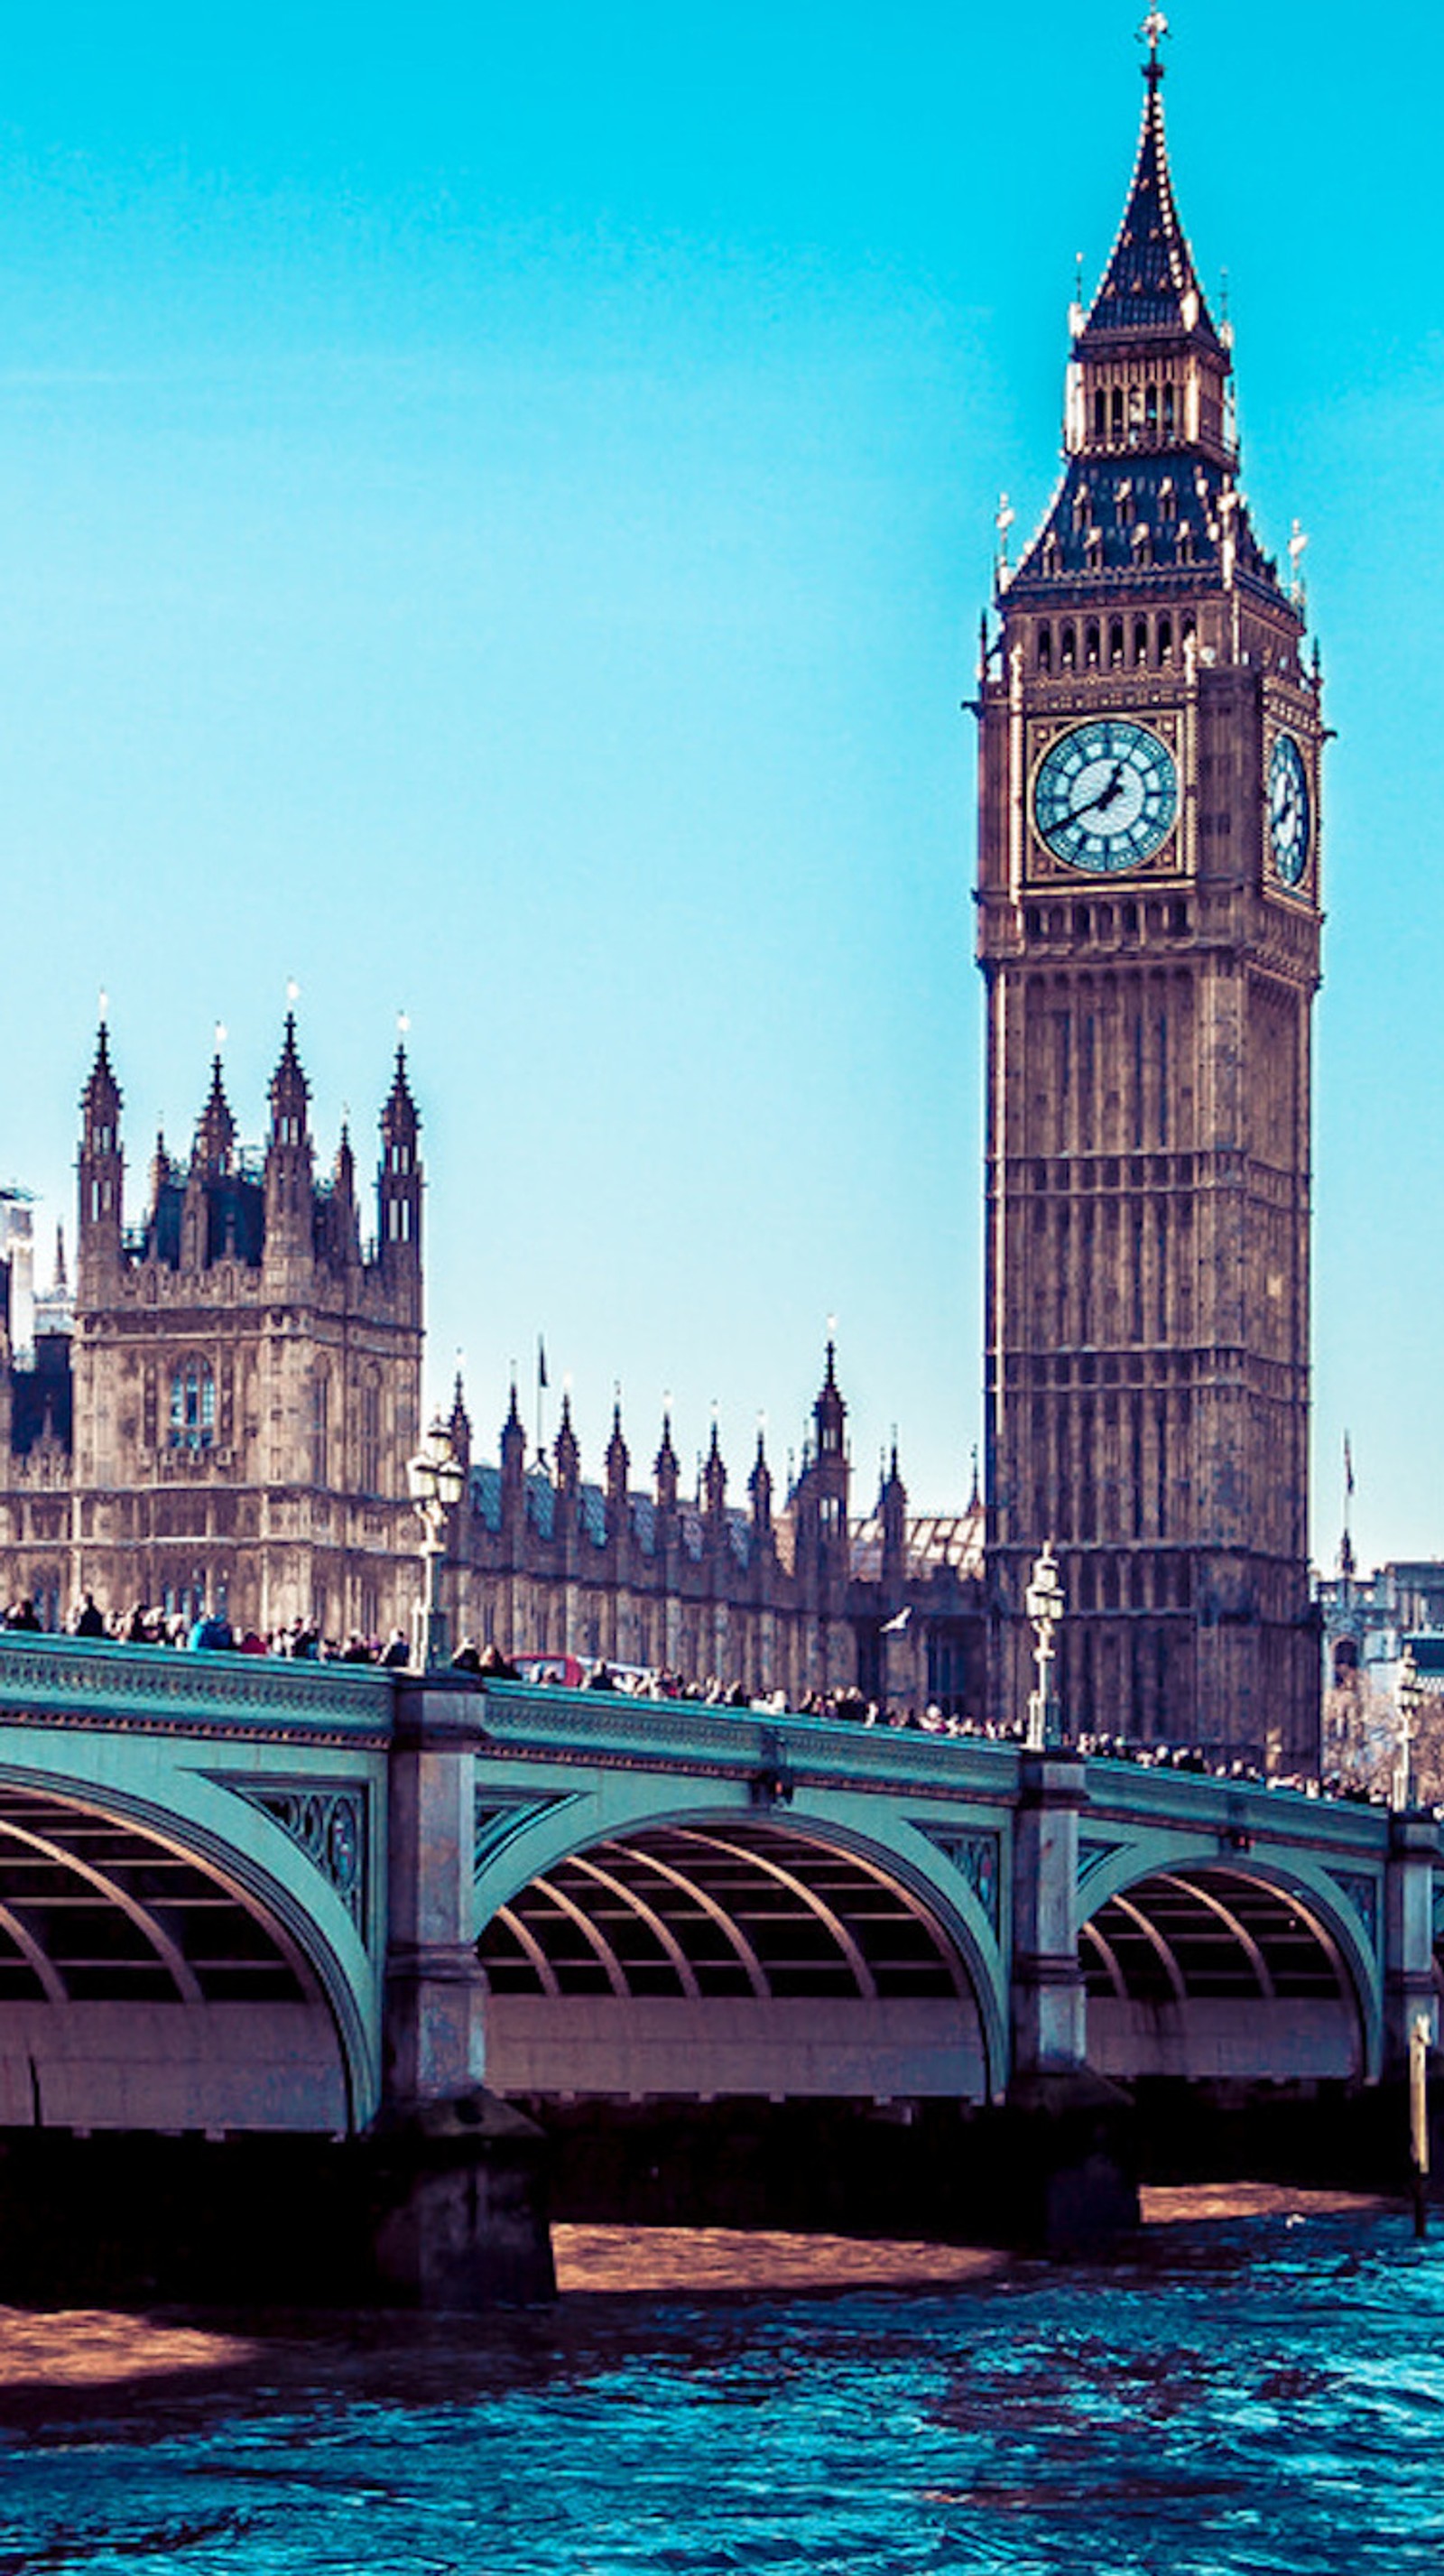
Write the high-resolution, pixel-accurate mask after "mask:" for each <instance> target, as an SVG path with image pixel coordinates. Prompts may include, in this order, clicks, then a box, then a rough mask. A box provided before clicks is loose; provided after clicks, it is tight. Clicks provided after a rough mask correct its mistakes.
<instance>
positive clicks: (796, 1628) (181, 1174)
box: [0, 1019, 984, 1716]
mask: <svg viewBox="0 0 1444 2576" xmlns="http://www.w3.org/2000/svg"><path fill="white" fill-rule="evenodd" d="M81 1119H82V1124H81V1143H80V1156H79V1236H78V1243H79V1257H78V1263H77V1276H76V1283H75V1302H74V1312H73V1318H72V1316H71V1314H70V1312H69V1309H68V1308H67V1306H66V1303H65V1299H64V1296H63V1294H62V1293H61V1292H59V1291H57V1292H54V1293H53V1294H52V1297H51V1299H50V1300H49V1301H45V1300H41V1301H38V1304H37V1317H38V1319H39V1320H40V1321H42V1322H43V1321H45V1320H46V1319H47V1318H49V1319H50V1321H51V1322H52V1323H53V1325H54V1329H47V1330H40V1329H37V1330H36V1332H35V1335H34V1347H33V1351H32V1353H31V1354H30V1355H29V1358H28V1361H27V1362H26V1363H25V1364H21V1362H20V1358H19V1355H18V1354H16V1353H15V1352H14V1351H13V1350H12V1349H10V1348H9V1347H8V1346H7V1347H5V1348H4V1351H3V1357H4V1360H5V1362H6V1365H5V1366H4V1367H3V1368H0V1588H3V1592H4V1596H5V1598H6V1599H7V1600H11V1601H14V1600H18V1599H21V1598H23V1597H25V1596H27V1595H28V1596H29V1597H30V1598H31V1599H32V1600H34V1601H35V1602H36V1604H37V1605H38V1608H39V1612H40V1616H41V1617H42V1619H43V1620H44V1622H45V1624H46V1625H47V1626H50V1627H55V1626H58V1625H60V1624H61V1623H62V1621H63V1620H64V1619H65V1618H66V1617H67V1616H68V1615H69V1614H70V1612H71V1610H72V1608H73V1606H74V1604H76V1603H77V1602H79V1601H80V1600H81V1599H82V1598H83V1596H84V1594H85V1593H87V1592H90V1593H93V1595H94V1596H95V1600H96V1602H97V1604H98V1606H99V1608H100V1609H101V1610H102V1612H105V1613H124V1612H125V1611H127V1610H128V1609H129V1608H130V1607H131V1606H132V1605H133V1604H135V1603H137V1602H140V1603H145V1604H146V1605H148V1606H151V1607H158V1608H162V1609H165V1610H166V1611H169V1612H177V1611H178V1612H180V1613H182V1614H183V1615H184V1616H186V1617H187V1618H190V1617H193V1616H194V1615H195V1614H196V1613H197V1612H198V1611H199V1610H200V1609H201V1608H203V1607H207V1608H211V1609H217V1608H223V1609H224V1610H225V1611H226V1612H227V1613H228V1615H229V1617H230V1619H231V1621H232V1624H233V1626H234V1627H235V1628H236V1629H237V1630H238V1631H244V1630H247V1629H254V1630H256V1631H258V1632H259V1633H262V1634H265V1633H267V1632H269V1631H271V1630H274V1629H275V1628H277V1627H280V1626H283V1625H286V1624H288V1623H289V1622H291V1621H293V1620H297V1619H299V1620H302V1621H305V1622H308V1623H314V1625H315V1626H316V1627H317V1628H318V1629H319V1630H320V1631H321V1633H322V1635H323V1636H329V1637H332V1638H335V1639H341V1638H343V1637H345V1636H346V1635H347V1634H348V1633H350V1632H352V1631H356V1632H359V1633H360V1634H361V1635H362V1636H364V1637H368V1638H375V1637H378V1636H383V1635H384V1634H385V1633H386V1632H387V1631H388V1630H389V1629H390V1628H391V1627H393V1626H399V1627H402V1628H403V1629H404V1628H405V1627H406V1626H407V1624H408V1618H409V1613H410V1609H411V1606H412V1602H413V1600H414V1598H415V1595H416V1591H417V1588H418V1574H417V1566H416V1547H417V1541H418V1538H419V1535H420V1533H419V1529H418V1525H417V1522H416V1520H415V1517H414V1514H413V1511H412V1508H411V1505H410V1502H409V1501H408V1499H407V1482H406V1462H407V1460H408V1458H409V1457H410V1456H411V1454H412V1452H413V1451H414V1449H415V1448H416V1446H417V1442H418V1439H419V1436H420V1430H421V1362H422V1286H423V1272H422V1168H421V1161H420V1155H419V1150H418V1139H419V1119H418V1116H417V1111H416V1105H415V1102H414V1101H413V1099H412V1095H411V1089H410V1084H409V1080H408V1076H407V1070H406V1062H405V1057H404V1054H402V1053H398V1056H397V1063H396V1074H395V1080H394V1082H393V1084H392V1088H391V1093H390V1096H389V1098H388V1100H387V1102H386V1105H385V1108H384V1110H383V1112H382V1116H381V1153H380V1161H379V1166H378V1170H377V1175H376V1220H375V1221H376V1239H375V1242H374V1244H373V1245H371V1246H369V1247H363V1243H362V1236H361V1216H360V1208H359V1203H358V1198H357V1187H356V1173H355V1165H354V1159H353V1155H352V1150H351V1145H350V1141H349V1138H348V1137H347V1136H346V1135H344V1134H343V1136H342V1139H341V1143H340V1146H339V1149H338V1151H337V1154H336V1157H335V1163H334V1166H333V1169H332V1172H331V1175H330V1177H329V1179H327V1180H325V1181H321V1182H318V1181H317V1179H316V1177H315V1170H314V1159H315V1148H314V1142H313V1139H312V1136H311V1131H310V1123H309V1086H308V1084H307V1081H306V1076H305V1073H304V1071H303V1069H302V1066H301V1062H300V1057H299V1055H298V1052H297V1046H296V1032H295V1027H294V1023H293V1022H292V1021H291V1020H289V1019H288V1021H287V1024H286V1032H285V1040H284V1044H283V1046H282V1049H281V1055H280V1059H279V1062H278V1064H277V1066H276V1071H275V1074H274V1076H273V1078H272V1082H271V1086H270V1122H269V1133H268V1136H267V1141H266V1143H265V1146H264V1147H263V1148H261V1149H252V1148H250V1147H247V1146H243V1145H242V1144H240V1143H239V1142H238V1139H237V1133H236V1126H235V1121H234V1118H233V1116H232V1113H231V1109H230V1104H229V1102H228V1100H227V1098H226V1092H225V1085H224V1081H223V1079H222V1073H221V1066H220V1062H219V1059H217V1061H216V1063H215V1064H214V1066H213V1068H212V1075H211V1086H210V1092H209V1095H208V1097H207V1099H206V1101H205V1104H204V1107H203V1109H202V1111H201V1115H200V1117H199V1119H198V1121H197V1125H196V1131H195V1139H194V1143H193V1145H192V1149H191V1152H190V1156H189V1158H188V1160H187V1161H185V1162H184V1163H181V1162H177V1161H174V1160H173V1159H172V1157H171V1156H170V1154H169V1152H168V1151H167V1148H166V1145H165V1142H164V1139H158V1140H157V1144H156V1149H155V1153H154V1155H153V1156H152V1158H151V1163H150V1169H149V1178H148V1188H147V1194H146V1202H145V1211H144V1214H143V1216H142V1218H141V1219H140V1220H139V1222H138V1223H136V1224H135V1225H133V1226H128V1225H127V1224H126V1221H125V1207H124V1192H125V1158H124V1151H123V1147H122V1142H121V1095H120V1088H119V1084H118V1082H117V1080H116V1076H115V1072H114V1069H113V1067H112V1064H111V1059H110V1046H109V1039H108V1036H107V1033H106V1031H105V1030H104V1029H102V1030H101V1033H100V1038H99V1042H98V1045H97V1049H96V1057H95V1063H94V1066H93V1068H92V1070H91V1074H90V1078H89V1080H88V1082H87V1083H86V1086H85V1091H84V1094H83V1098H82V1103H81ZM0 1281H8V1273H7V1271H6V1268H5V1265H4V1263H3V1261H0ZM450 1428H451V1435H452V1440H453V1443H454V1445H455V1447H456V1450H457V1452H458V1454H459V1456H460V1457H461V1459H462V1461H463V1463H464V1465H465V1468H466V1488H465V1495H464V1499H463V1502H462V1504H461V1507H460V1508H459V1510H458V1511H457V1512H456V1513H455V1515H454V1517H453V1522H452V1527H451V1530H450V1532H449V1543H448V1561H447V1565H446V1569H445V1574H444V1583H443V1588H444V1596H445V1600H446V1606H447V1608H448V1610H449V1612H450V1614H451V1618H452V1621H453V1624H454V1626H455V1628H456V1630H457V1633H458V1634H459V1635H462V1636H470V1637H472V1638H474V1639H475V1640H476V1642H477V1643H478V1644H485V1643H488V1642H494V1643H495V1644H497V1645H498V1646H500V1647H501V1648H502V1649H503V1650H504V1651H505V1652H507V1653H509V1654H511V1653H518V1654H520V1653H528V1652H538V1653H549V1654H554V1655H557V1656H565V1657H572V1658H575V1659H576V1660H577V1661H579V1662H582V1661H590V1660H592V1659H594V1658H597V1657H605V1658H607V1659H608V1660H610V1661H614V1662H618V1663H623V1664H639V1665H646V1666H651V1667H665V1668H667V1669H670V1670H672V1671H674V1672H679V1673H681V1674H682V1675H683V1676H684V1677H685V1678H687V1679H689V1680H694V1679H695V1680H699V1681H705V1680H707V1679H708V1678H710V1677H713V1676H715V1677H716V1678H717V1679H718V1680H719V1681H721V1682H724V1683H728V1684H731V1683H738V1682H740V1683H743V1684H745V1685H746V1686H747V1687H748V1688H749V1689H750V1690H756V1691H764V1690H765V1691H772V1690H779V1689H780V1690H782V1691H784V1692H785V1693H786V1694H787V1696H788V1698H789V1699H790V1700H794V1701H795V1700H797V1699H800V1698H802V1697H805V1696H806V1695H807V1694H808V1693H809V1692H812V1691H821V1692H828V1691H833V1690H837V1689H851V1688H853V1687H856V1686H859V1685H860V1686H861V1688H862V1689H863V1690H864V1691H865V1692H866V1693H867V1694H868V1695H869V1696H877V1697H883V1696H886V1697H888V1698H889V1700H890V1701H891V1703H892V1704H893V1705H894V1706H901V1707H914V1708H921V1707H923V1706H925V1705H926V1703H927V1702H928V1701H929V1700H936V1701H937V1702H938V1703H939V1705H940V1706H941V1707H943V1708H944V1709H945V1710H946V1711H948V1712H949V1713H954V1712H956V1713H958V1714H969V1715H974V1716H976V1715H979V1714H981V1711H982V1706H983V1697H984V1688H983V1635H984V1626H983V1592H982V1580H981V1576H982V1548H981V1541H982V1509H981V1504H980V1503H979V1501H978V1499H977V1497H976V1495H975V1496H974V1501H973V1505H972V1508H971V1510H970V1511H969V1512H968V1513H965V1514H960V1515H958V1516H957V1518H956V1519H953V1520H930V1519H920V1518H916V1517H910V1516H909V1514H908V1510H907V1496H906V1492H905V1490H904V1487H903V1483H902V1479H901V1477H900V1475H899V1473H898V1466H897V1460H896V1457H894V1458H893V1461H892V1465H891V1468H890V1470H889V1472H888V1473H887V1474H886V1476H885V1477H884V1478H883V1481H882V1486H881V1491H880V1493H879V1496H878V1502H877V1508H876V1511H875V1513H874V1514H873V1515H872V1516H871V1517H869V1518H863V1519H860V1520H854V1519H853V1518H852V1516H851V1485H852V1468H851V1461H850V1457H849V1453H848V1441H847V1407H846V1404H845V1402H844V1400H843V1396H842V1393H841V1390H840V1388H839V1386H838V1383H837V1375H836V1368H835V1361H834V1354H833V1351H832V1349H831V1346H829V1349H828V1353H827V1363H826V1370H825V1375H824V1382H823V1385H822V1388H821V1390H820V1392H819V1394H818V1398H817V1402H816V1404H815V1406H814V1407H813V1419H812V1428H811V1435H810V1438H809V1440H808V1443H807V1445H806V1447H805V1449H804V1453H803V1463H802V1467H801V1470H800V1472H799V1474H798V1475H797V1477H796V1479H795V1481H794V1482H793V1484H792V1486H791V1489H790V1491H788V1492H787V1493H786V1494H785V1495H784V1496H782V1497H781V1498H780V1500H779V1502H778V1505H777V1508H776V1510H775V1511H774V1507H773V1482H772V1474H771V1470H770V1468H769V1467H768V1464H767V1460H766V1457H765V1456H764V1454H763V1451H762V1446H761V1443H760V1442H759V1445H758V1452H757V1456H756V1459H755V1460H754V1462H753V1465H752V1469H751V1472H750V1474H749V1476H748V1479H747V1504H746V1507H745V1509H742V1510H738V1509H736V1508H735V1507H733V1506H731V1505H729V1503H728V1500H727V1482H728V1479H727V1470H726V1466H725V1464H724V1461H723V1458H722V1453H721V1447H720V1444H719V1441H718V1438H717V1435H716V1432H715V1430H714V1433H713V1439H712V1448H711V1454H710V1456H709V1457H708V1459H707V1461H706V1464H705V1466H704V1468H703V1471H702V1475H701V1479H700V1483H699V1488H698V1491H697V1493H696V1494H695V1495H690V1494H684V1493H683V1491H682V1486H681V1473H680V1467H679V1462H678V1459H677V1455H676V1451H675V1450H674V1448H673V1445H672V1436H671V1430H670V1426H669V1425H666V1424H664V1426H663V1433H662V1441H661V1446H660V1449H659V1450H658V1453H657V1456H656V1459H655V1461H654V1467H653V1477H652V1482H651V1484H650V1485H649V1486H648V1487H647V1488H646V1489H645V1490H641V1489H638V1488H637V1487H635V1486H634V1485H633V1484H632V1481H631V1473H630V1458H629V1454H628V1450H627V1445H626V1441H625V1438H624V1436H623V1432H622V1424H621V1417H620V1412H618V1413H617V1414H616V1416H615V1418H614V1421H613V1426H612V1436H611V1440H610V1442H609V1444H608V1448H607V1452H606V1458H605V1466H604V1478H603V1481H601V1482H599V1483H596V1484H592V1483H588V1482H586V1481H584V1479H583V1476H582V1472H581V1451H580V1446H579V1443H578V1440H577V1436H576V1433H575V1430H574V1428H573V1425H572V1419H571V1408H570V1403H569V1402H568V1403H567V1404H566V1405H565V1406H564V1409H563V1415H562V1422H561V1427H560V1430H559V1432H558V1434H557V1437H556V1440H555V1441H554V1443H553V1444H552V1447H551V1451H550V1453H549V1455H545V1456H540V1455H539V1456H536V1457H533V1458H532V1459H531V1460H530V1462H529V1461H528V1458H527V1443H526V1438H525V1434H524V1432H523V1430H522V1425H521V1421H520V1417H519V1414H518V1412H517V1407H516V1403H515V1399H513V1403H512V1409H511V1413H510V1416H509V1418H508V1420H507V1422H506V1424H505V1425H504V1426H503V1429H502V1434H501V1442H500V1455H499V1460H498V1462H497V1463H496V1464H488V1463H485V1462H483V1461H481V1460H477V1459H473V1457H472V1435H471V1425H470V1422H469V1420H468V1418H467V1413H466V1407H465V1402H464V1398H463V1395H462V1391H461V1388H460V1385H459V1384H458V1387H457V1393H456V1400H455V1403H454V1406H453V1409H452V1416H451V1425H450Z"/></svg>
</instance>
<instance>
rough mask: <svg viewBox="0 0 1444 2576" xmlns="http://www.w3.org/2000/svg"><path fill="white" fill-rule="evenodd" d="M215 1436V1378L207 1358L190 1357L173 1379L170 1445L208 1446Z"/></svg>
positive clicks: (180, 1446)
mask: <svg viewBox="0 0 1444 2576" xmlns="http://www.w3.org/2000/svg"><path fill="white" fill-rule="evenodd" d="M215 1436H216V1381H215V1377H214V1375H213V1373H212V1371H211V1368H210V1366H209V1363H208V1362H207V1361H205V1360H187V1361H186V1362H185V1363H184V1365H183V1366H182V1367H181V1368H178V1369H177V1370H176V1371H175V1372H174V1374H173V1376H172V1378H171V1382H170V1446H171V1447H172V1449H191V1450H197V1449H209V1448H211V1447H212V1446H213V1445H214V1442H215Z"/></svg>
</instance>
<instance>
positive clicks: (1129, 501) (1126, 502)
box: [1118, 483, 1134, 528]
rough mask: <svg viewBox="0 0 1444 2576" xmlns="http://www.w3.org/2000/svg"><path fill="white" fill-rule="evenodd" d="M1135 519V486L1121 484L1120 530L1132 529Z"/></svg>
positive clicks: (1119, 495)
mask: <svg viewBox="0 0 1444 2576" xmlns="http://www.w3.org/2000/svg"><path fill="white" fill-rule="evenodd" d="M1133 519H1134V504H1133V486H1132V484H1131V483H1120V484H1119V486H1118V524H1119V526H1120V528H1131V527H1132V525H1133Z"/></svg>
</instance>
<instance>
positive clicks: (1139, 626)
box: [1133, 617, 1148, 668]
mask: <svg viewBox="0 0 1444 2576" xmlns="http://www.w3.org/2000/svg"><path fill="white" fill-rule="evenodd" d="M1133 659H1134V662H1135V664H1136V665H1138V666H1139V667H1140V668H1141V667H1142V666H1143V664H1144V663H1146V662H1147V660H1148V620H1147V618H1146V617H1135V619H1134V621H1133Z"/></svg>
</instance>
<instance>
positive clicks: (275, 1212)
mask: <svg viewBox="0 0 1444 2576" xmlns="http://www.w3.org/2000/svg"><path fill="white" fill-rule="evenodd" d="M310 1098H311V1086H310V1084H309V1083H308V1081H307V1080H306V1076H305V1074H304V1072H303V1071H302V1068H301V1059H300V1056H299V1055H298V1054H297V1052H296V1014H295V1012H294V1011H288V1012H287V1013H286V1032H285V1037H284V1040H283V1042H282V1046H281V1053H280V1058H279V1061H278V1062H277V1065H276V1070H275V1072H274V1073H273V1074H272V1076H271V1086H270V1103H271V1132H270V1135H269V1136H268V1138H267V1140H266V1260H267V1264H268V1265H272V1264H274V1262H275V1261H276V1260H277V1259H282V1260H296V1259H302V1260H309V1259H310V1258H311V1255H312V1252H313V1250H314V1247H315V1232H316V1226H315V1201H314V1196H313V1191H312V1148H311V1129H310V1122H309V1119H308V1116H307V1110H308V1105H309V1102H310Z"/></svg>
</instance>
